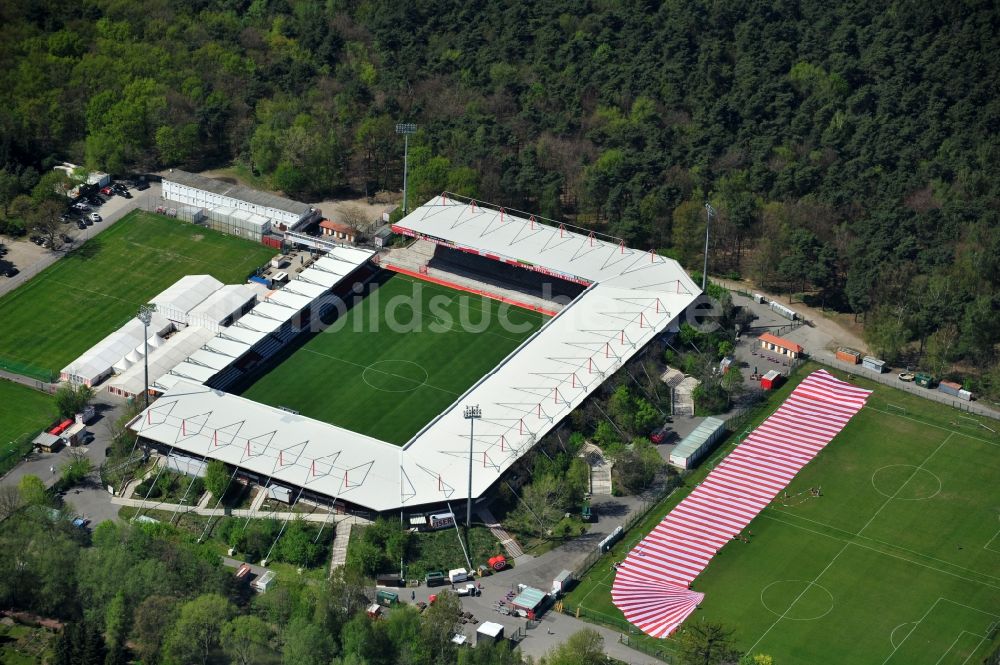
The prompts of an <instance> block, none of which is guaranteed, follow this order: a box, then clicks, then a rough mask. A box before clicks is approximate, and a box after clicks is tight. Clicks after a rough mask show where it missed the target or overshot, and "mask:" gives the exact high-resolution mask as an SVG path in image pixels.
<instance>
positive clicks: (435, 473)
mask: <svg viewBox="0 0 1000 665" xmlns="http://www.w3.org/2000/svg"><path fill="white" fill-rule="evenodd" d="M393 231H394V232H395V233H397V234H401V235H404V236H408V237H410V238H414V239H415V240H416V243H418V244H421V245H422V246H425V247H429V248H430V250H429V251H428V252H427V257H426V260H425V261H423V262H420V261H418V262H417V263H411V264H408V265H400V264H394V263H391V262H389V261H388V260H380V259H379V257H378V256H377V255H376V254H375V252H373V251H370V250H365V249H360V248H354V247H346V246H343V247H342V246H337V247H331V248H329V251H327V252H326V254H325V255H324V256H323V257H322V258H319V259H318V260H316V261H315V262H314V263H312V264H310V265H309V266H308V267H306V268H304V269H303V270H301V272H300V273H299V274H298V276H297V278H296V279H294V280H292V281H291V282H289V283H287V285H284V286H283V287H281V288H277V289H275V290H273V291H272V292H269V293H268V294H267V295H266V296H264V297H263V298H262V299H260V300H259V301H258V302H257V303H256V304H255V305H254V306H253V307H252V309H250V310H249V311H247V312H246V313H244V314H243V315H242V316H241V317H239V318H238V319H237V320H236V321H235V322H234V323H232V325H228V326H225V327H219V328H218V329H217V330H216V331H215V332H213V333H212V334H211V335H208V336H207V337H206V338H205V339H203V340H200V341H201V343H200V345H199V346H197V348H196V350H194V351H193V352H192V353H191V354H190V355H189V356H188V357H186V358H185V359H183V360H182V361H181V362H179V363H177V364H176V365H175V366H174V367H173V368H172V369H171V370H169V371H168V372H166V373H163V374H160V375H159V376H158V377H157V378H156V380H155V381H154V382H152V387H153V388H154V389H155V391H156V392H158V393H161V394H160V397H159V398H158V399H157V400H156V402H155V403H153V404H151V405H150V406H149V408H147V409H146V410H144V411H143V412H142V413H141V414H140V415H139V416H138V417H137V418H136V420H135V421H134V422H133V423H132V425H131V427H132V429H133V430H134V431H135V433H136V434H138V435H139V437H140V440H141V441H142V442H144V443H145V444H147V445H149V446H152V447H154V448H156V449H157V450H159V451H160V452H161V453H163V454H165V455H168V456H184V457H189V458H195V459H198V460H206V459H217V460H221V461H223V462H225V463H227V464H229V465H231V466H232V467H233V468H234V469H235V471H234V473H238V474H240V475H241V476H242V477H243V478H244V479H246V480H249V481H252V482H257V483H261V484H263V485H265V486H272V485H279V486H281V487H284V488H287V489H288V490H289V491H290V494H291V496H292V497H294V499H295V500H298V499H300V498H304V499H308V500H311V501H316V502H320V503H323V504H325V505H333V506H334V507H335V508H336V509H337V510H338V511H346V512H354V513H357V514H362V515H366V516H370V515H372V514H375V513H383V512H390V511H391V512H411V513H426V512H427V511H430V510H433V509H435V508H441V507H448V506H449V503H450V502H451V501H453V500H460V499H465V498H466V497H467V496H468V495H469V494H471V496H472V497H473V499H475V498H478V497H480V496H482V495H483V494H484V493H485V492H486V491H487V490H488V489H489V488H490V487H491V486H493V485H494V483H496V482H497V481H498V479H500V478H501V476H502V475H503V474H504V473H505V471H507V470H508V469H509V468H510V467H511V466H512V465H513V464H514V463H515V462H517V460H518V459H519V458H520V457H521V456H523V455H524V454H525V453H526V452H527V451H528V450H530V449H531V447H532V446H533V445H534V443H535V442H536V441H538V440H539V439H540V438H541V437H543V436H544V435H545V434H546V433H547V432H548V431H549V430H551V429H552V428H553V427H555V426H556V425H557V424H558V423H559V422H560V421H561V420H562V419H563V418H564V417H565V416H567V415H568V414H569V413H570V412H571V411H572V410H573V409H574V408H575V407H576V406H578V405H579V404H580V403H581V402H583V400H585V399H586V398H587V396H588V395H590V394H591V393H592V392H593V391H594V390H596V389H597V388H598V387H599V386H600V385H601V384H602V382H603V381H604V380H605V378H606V377H608V376H610V375H611V374H613V373H614V372H615V371H616V370H617V369H618V368H620V367H621V366H622V364H623V363H625V362H627V361H628V360H629V358H631V357H632V356H634V355H635V354H636V353H638V352H639V351H640V350H641V349H642V348H643V347H644V346H645V345H646V344H648V343H649V342H650V341H651V340H653V339H654V338H655V337H657V335H659V334H661V333H663V332H664V331H667V330H669V329H671V328H675V327H676V325H677V322H678V319H679V317H680V316H681V314H682V313H683V312H684V311H685V310H686V309H687V308H688V307H689V306H690V305H691V304H692V303H693V302H694V300H695V299H696V298H697V296H698V295H699V293H700V290H699V289H698V287H697V286H696V285H695V284H694V283H693V282H692V281H691V279H690V278H689V277H688V276H687V275H686V274H685V273H684V271H683V269H682V268H681V267H680V265H679V264H678V263H677V262H676V261H673V260H671V259H668V258H666V257H663V256H660V255H658V254H655V253H653V252H647V251H641V250H636V249H632V248H629V247H626V246H625V245H624V243H622V242H621V241H618V240H616V239H613V238H608V237H605V236H601V235H600V234H597V233H593V232H587V231H583V232H581V231H579V230H575V229H572V228H569V227H567V226H566V225H562V224H558V223H553V222H550V221H548V220H543V219H540V218H537V217H535V216H532V215H528V214H524V213H520V212H516V211H510V210H507V209H504V208H502V207H494V206H488V205H483V204H481V203H478V202H476V201H473V200H469V199H464V198H462V197H459V196H455V195H452V194H447V193H446V194H443V195H441V196H439V197H435V198H434V199H433V200H431V201H428V202H427V203H426V204H424V205H422V206H420V207H419V208H417V209H415V210H413V211H412V212H411V213H410V214H408V215H407V216H405V217H404V218H403V219H401V220H400V221H399V222H398V223H396V224H395V225H394V226H393ZM389 256H394V255H392V254H390V255H389ZM445 265H447V266H448V271H447V273H445V272H444V271H443V270H439V269H437V268H435V267H438V268H440V267H442V266H445ZM428 266H430V268H431V269H430V270H429V269H428ZM442 274H446V275H450V277H447V278H442V277H441V275H442ZM501 284H503V285H510V284H516V285H517V289H516V291H518V292H517V293H515V294H514V295H513V296H512V295H510V293H511V292H510V290H509V289H504V288H500V286H499V285H501ZM164 299H165V300H168V301H169V300H171V299H170V298H164ZM153 302H156V300H154V301H153ZM167 309H168V308H166V307H159V306H158V311H157V313H156V314H155V315H154V319H155V317H156V316H164V314H163V313H162V312H163V311H166V310H167ZM177 309H180V310H183V309H184V308H183V307H181V306H179V307H178V308H177ZM154 326H155V323H154ZM470 466H471V472H470Z"/></svg>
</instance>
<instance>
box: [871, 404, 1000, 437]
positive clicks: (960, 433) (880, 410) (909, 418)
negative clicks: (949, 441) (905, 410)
mask: <svg viewBox="0 0 1000 665" xmlns="http://www.w3.org/2000/svg"><path fill="white" fill-rule="evenodd" d="M944 406H948V405H947V404H944ZM862 408H865V409H871V410H872V411H877V412H879V413H884V414H886V415H888V416H895V417H896V418H905V419H906V420H912V421H913V422H915V423H918V424H920V425H925V426H927V427H934V428H936V429H940V430H944V431H945V432H951V433H952V434H958V435H959V436H964V437H965V438H967V439H972V440H973V441H979V442H980V443H987V444H989V445H991V446H1000V443H997V442H996V441H990V440H989V439H981V438H979V437H978V436H972V435H971V434H966V433H965V432H959V431H958V430H954V429H948V428H947V427H942V426H941V425H935V424H934V423H928V422H925V421H923V420H917V419H916V418H911V417H909V416H901V415H899V414H898V413H893V412H892V411H886V410H884V409H877V408H875V407H874V406H864V407H862ZM953 408H954V407H953Z"/></svg>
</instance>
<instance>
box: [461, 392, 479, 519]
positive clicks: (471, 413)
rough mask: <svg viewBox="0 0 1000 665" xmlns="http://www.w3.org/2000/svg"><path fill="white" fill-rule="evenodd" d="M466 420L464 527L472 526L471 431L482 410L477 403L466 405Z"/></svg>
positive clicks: (474, 427)
mask: <svg viewBox="0 0 1000 665" xmlns="http://www.w3.org/2000/svg"><path fill="white" fill-rule="evenodd" d="M462 415H463V416H464V417H465V419H466V420H468V421H469V501H468V503H467V504H466V506H465V528H467V529H468V528H471V527H472V441H473V433H474V432H475V429H476V420H477V419H479V418H482V417H483V410H482V409H480V408H479V405H478V404H477V405H475V406H471V405H470V406H467V407H465V411H464V412H463V413H462Z"/></svg>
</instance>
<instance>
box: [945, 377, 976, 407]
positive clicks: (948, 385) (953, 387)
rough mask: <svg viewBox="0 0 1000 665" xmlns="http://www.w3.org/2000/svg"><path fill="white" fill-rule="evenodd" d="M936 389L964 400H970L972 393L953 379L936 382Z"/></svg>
mask: <svg viewBox="0 0 1000 665" xmlns="http://www.w3.org/2000/svg"><path fill="white" fill-rule="evenodd" d="M937 389H938V390H939V391H940V392H943V393H944V394H946V395H951V396H952V397H957V398H958V399H961V400H965V401H966V402H971V401H972V393H971V392H969V391H968V390H963V389H962V386H961V385H959V384H957V383H955V382H954V381H942V382H940V383H939V384H938V387H937Z"/></svg>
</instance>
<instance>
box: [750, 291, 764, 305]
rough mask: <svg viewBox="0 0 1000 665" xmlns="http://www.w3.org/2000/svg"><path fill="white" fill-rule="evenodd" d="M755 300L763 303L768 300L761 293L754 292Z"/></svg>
mask: <svg viewBox="0 0 1000 665" xmlns="http://www.w3.org/2000/svg"><path fill="white" fill-rule="evenodd" d="M753 301H754V302H755V303H757V304H762V303H764V302H766V300H765V299H764V296H762V295H761V294H759V293H755V294H753Z"/></svg>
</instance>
